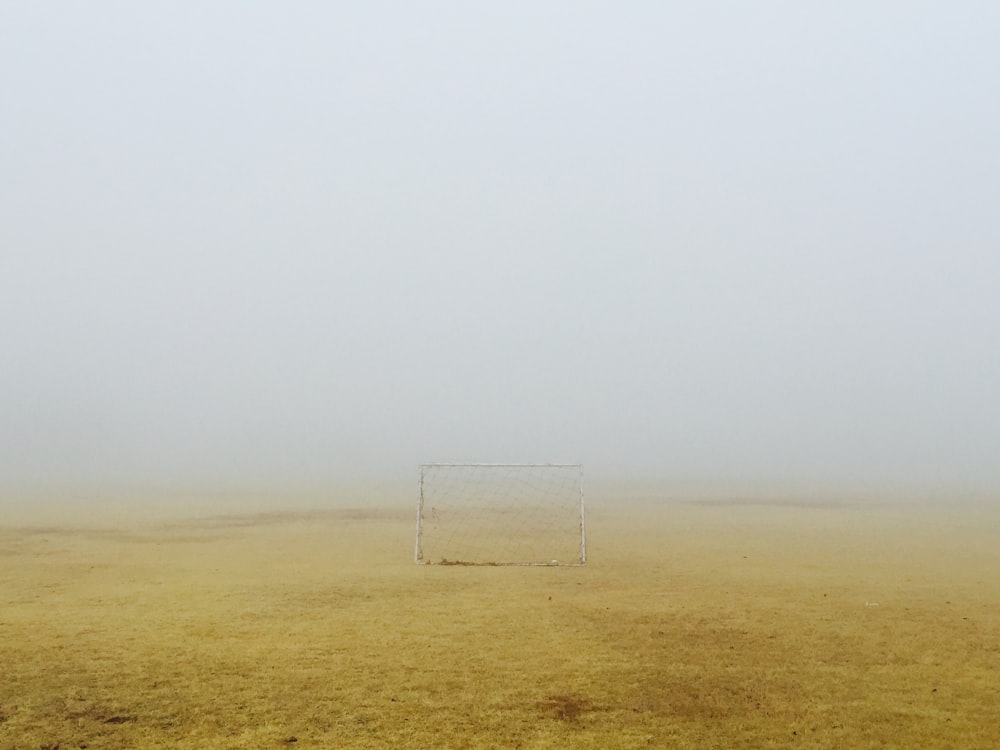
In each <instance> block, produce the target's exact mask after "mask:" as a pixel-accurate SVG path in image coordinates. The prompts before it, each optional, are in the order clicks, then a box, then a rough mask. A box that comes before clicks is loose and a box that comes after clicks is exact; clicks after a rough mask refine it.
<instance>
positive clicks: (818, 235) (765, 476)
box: [0, 0, 1000, 487]
mask: <svg viewBox="0 0 1000 750" xmlns="http://www.w3.org/2000/svg"><path fill="white" fill-rule="evenodd" d="M998 39H1000V5H997V4H996V3H988V2H954V3H939V2H902V1H899V2H843V3H823V4H820V3H802V2H731V3H665V2H651V1H650V2H626V3H620V2H618V3H610V2H606V3H603V2H537V1H533V2H506V3H469V2H425V3H390V2H354V3H348V2H336V3H320V2H301V3H278V2H269V3H268V2H262V1H260V0H254V1H248V2H207V3H202V2H197V3H196V2H182V3H166V2H144V3H132V2H93V3H76V2H45V3H33V2H9V3H4V4H2V5H0V92H2V94H0V136H2V137H0V337H2V342H3V354H2V358H0V485H7V486H43V485H47V484H54V483H62V484H65V483H79V484H81V485H82V484H89V485H95V484H96V485H108V486H111V485H116V484H122V483H132V484H134V483H149V484H151V485H152V484H164V483H167V484H169V483H189V484H190V483H199V482H204V483H236V484H239V485H241V486H255V485H262V484H282V483H288V484H295V485H303V484H311V483H312V484H323V483H329V482H335V481H339V480H344V479H355V478H359V477H360V478H363V477H393V478H396V477H401V478H407V477H411V476H415V470H416V465H417V464H418V463H420V462H421V461H426V460H455V459H470V460H487V461H489V460H496V461H511V460H514V461H517V460H523V461H582V462H584V463H585V464H586V465H587V470H588V475H590V476H595V475H596V476H608V477H611V476H616V477H628V476H643V477H661V478H686V479H691V478H695V479H698V478H704V479H719V478H723V479H736V480H748V481H749V480H755V481H756V480H779V481H781V480H795V481H802V480H805V481H814V482H818V483H821V482H833V481H845V480H848V481H888V482H893V481H900V482H903V481H905V482H908V483H913V482H917V483H921V482H923V483H927V484H935V485H949V484H952V485H959V484H978V485H986V486H991V487H1000V461H998V460H997V458H998V447H1000V391H998V387H1000V386H998V383H1000V354H998V351H1000V347H998V341H1000V295H998V291H1000V283H998V282H1000V211H998V207H1000V96H998V95H997V85H998V81H1000V45H998V43H997V40H998Z"/></svg>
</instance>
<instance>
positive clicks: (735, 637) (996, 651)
mask: <svg viewBox="0 0 1000 750" xmlns="http://www.w3.org/2000/svg"><path fill="white" fill-rule="evenodd" d="M316 505H318V506H321V507H319V508H318V509H313V510H305V509H303V510H300V511H294V512H291V511H287V509H285V510H280V511H279V510H278V506H277V505H276V506H275V507H274V508H266V507H255V508H253V509H252V510H251V511H249V512H236V511H235V510H231V511H227V512H225V513H221V514H216V515H213V516H210V517H205V516H204V514H202V515H201V516H200V517H199V515H198V514H197V513H186V512H183V513H182V512H176V513H174V514H173V516H171V514H163V513H160V514H158V515H155V517H153V516H149V515H147V516H146V517H143V516H142V515H141V514H140V515H134V516H132V517H128V518H126V517H125V516H124V515H122V514H121V513H106V514H104V515H103V516H102V515H101V514H97V513H88V514H86V515H85V516H78V517H70V516H68V515H67V514H66V513H59V512H56V513H49V514H47V515H46V517H41V516H40V515H38V514H33V513H31V512H24V510H23V509H22V511H21V512H19V513H13V512H6V511H7V510H9V509H5V514H4V515H3V516H0V517H2V518H3V519H4V521H3V522H2V523H0V748H2V749H3V750H9V749H11V748H46V747H47V748H55V747H59V748H62V749H65V748H83V747H87V748H90V749H92V750H96V749H98V748H135V747H143V748H167V747H170V748H177V747H180V748H185V747H187V748H204V747H213V748H266V747H275V748H277V747H298V748H306V747H316V748H330V747H340V748H352V747H353V748H376V747H379V748H381V747H435V748H500V747H503V748H514V747H524V748H567V747H573V748H577V747H581V748H583V747H593V748H615V747H628V748H631V747H691V748H711V747H719V748H727V747H760V748H766V747H769V748H784V747H796V748H802V747H814V748H829V747H908V748H910V747H968V748H974V747H983V748H985V747H996V746H998V745H1000V728H998V723H997V720H996V719H997V707H998V706H1000V577H998V576H997V571H998V570H1000V544H998V542H1000V513H998V512H997V511H996V510H993V511H989V510H986V509H984V508H983V507H979V508H974V507H972V506H971V505H965V504H962V503H961V502H959V503H958V504H957V505H951V506H948V507H947V509H945V507H944V506H936V507H931V506H924V507H920V508H918V507H916V506H913V505H904V504H899V503H896V504H879V503H873V502H871V501H863V502H816V503H799V502H797V501H796V500H795V499H794V498H788V497H786V498H784V499H783V500H767V499H744V500H739V501H731V500H723V499H718V498H715V499H713V498H711V497H701V498H700V499H697V500H694V501H685V498H684V497H677V496H671V497H670V498H666V497H660V496H658V495H657V494H656V493H655V492H649V493H646V494H645V495H644V496H643V497H639V498H631V499H627V498H625V496H624V494H623V495H621V496H617V495H615V493H614V492H611V491H606V492H604V493H603V494H598V493H592V497H591V499H590V505H589V513H588V524H589V536H588V543H589V552H590V563H589V564H588V565H587V566H585V567H583V568H463V567H441V566H428V567H422V566H416V565H414V564H413V563H412V561H411V559H412V557H411V556H412V535H413V523H412V520H413V519H412V517H411V509H410V508H409V507H406V508H403V507H402V506H399V507H398V508H396V507H383V506H382V505H379V504H378V503H374V502H372V501H370V500H366V501H364V502H359V503H356V504H353V505H352V502H351V498H341V499H340V501H339V502H338V503H337V507H333V505H330V506H326V505H324V504H323V503H316ZM359 508H360V509H359Z"/></svg>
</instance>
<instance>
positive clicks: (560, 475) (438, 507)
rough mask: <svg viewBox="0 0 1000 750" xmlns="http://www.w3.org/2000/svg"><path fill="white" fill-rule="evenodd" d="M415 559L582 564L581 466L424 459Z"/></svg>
mask: <svg viewBox="0 0 1000 750" xmlns="http://www.w3.org/2000/svg"><path fill="white" fill-rule="evenodd" d="M414 561H415V562H417V563H421V564H428V565H583V564H584V563H585V562H586V561H587V544H586V528H585V517H584V503H583V467H582V466H581V465H580V464H483V463H480V464H458V463H431V464H421V465H420V485H419V498H418V501H417V529H416V546H415V550H414Z"/></svg>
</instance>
